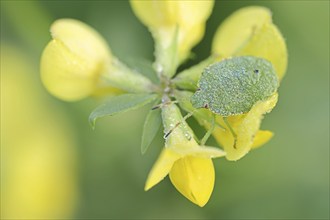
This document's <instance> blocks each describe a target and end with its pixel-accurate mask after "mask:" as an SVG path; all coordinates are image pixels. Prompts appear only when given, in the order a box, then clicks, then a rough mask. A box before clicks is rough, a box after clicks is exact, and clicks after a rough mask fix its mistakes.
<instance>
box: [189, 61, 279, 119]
mask: <svg viewBox="0 0 330 220" xmlns="http://www.w3.org/2000/svg"><path fill="white" fill-rule="evenodd" d="M278 86H279V82H278V78H277V75H276V73H275V70H274V68H273V66H272V64H271V63H270V62H269V61H267V60H265V59H262V58H258V57H253V56H241V57H235V58H231V59H226V60H223V61H221V62H218V63H215V64H213V65H210V66H208V67H207V68H206V69H205V70H204V72H203V74H202V76H201V78H200V80H199V89H198V90H197V91H196V92H195V93H194V94H193V96H192V97H191V103H192V105H193V107H194V108H208V109H209V110H210V111H212V112H213V113H215V114H218V115H221V116H223V117H227V116H231V115H239V114H243V113H246V112H248V111H249V110H250V109H251V108H252V106H253V105H254V104H255V103H256V102H258V101H260V100H265V99H266V98H268V97H270V96H271V95H273V94H274V93H275V92H276V90H277V88H278Z"/></svg>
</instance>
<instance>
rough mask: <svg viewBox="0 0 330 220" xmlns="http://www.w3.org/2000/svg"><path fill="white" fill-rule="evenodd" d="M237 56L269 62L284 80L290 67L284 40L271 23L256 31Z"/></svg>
mask: <svg viewBox="0 0 330 220" xmlns="http://www.w3.org/2000/svg"><path fill="white" fill-rule="evenodd" d="M236 55H239V56H244V55H252V56H256V57H262V58H264V59H266V60H269V61H270V62H271V63H272V64H273V66H274V68H275V70H276V73H277V76H278V78H279V79H282V78H283V76H284V74H285V71H286V68H287V65H288V52H287V48H286V44H285V41H284V38H283V36H282V34H281V32H280V31H279V30H278V28H277V27H276V26H275V25H273V24H271V23H266V24H264V25H263V26H262V27H261V28H260V29H259V30H258V31H255V34H253V36H252V37H251V39H250V40H249V41H248V43H247V44H246V45H245V46H244V47H242V48H241V50H239V51H238V52H237V54H236Z"/></svg>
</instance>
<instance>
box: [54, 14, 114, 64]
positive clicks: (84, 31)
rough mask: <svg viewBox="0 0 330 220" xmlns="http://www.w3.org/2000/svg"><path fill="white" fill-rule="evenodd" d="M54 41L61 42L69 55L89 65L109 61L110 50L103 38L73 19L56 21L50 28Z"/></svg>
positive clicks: (87, 26)
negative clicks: (71, 54)
mask: <svg viewBox="0 0 330 220" xmlns="http://www.w3.org/2000/svg"><path fill="white" fill-rule="evenodd" d="M50 32H51V35H52V37H53V39H54V40H58V41H60V42H62V43H63V44H64V45H65V47H67V48H68V49H69V50H70V52H71V53H73V54H75V55H76V56H79V57H80V59H83V60H84V61H85V62H87V63H89V64H90V65H95V63H97V62H100V61H103V60H105V59H109V58H110V56H111V54H110V48H109V47H108V44H107V43H106V41H105V40H104V38H103V37H102V36H101V35H100V34H99V33H98V32H97V31H96V30H94V29H93V28H92V27H90V26H89V25H87V24H85V23H83V22H81V21H78V20H75V19H59V20H56V21H55V22H54V23H53V24H52V26H51V28H50Z"/></svg>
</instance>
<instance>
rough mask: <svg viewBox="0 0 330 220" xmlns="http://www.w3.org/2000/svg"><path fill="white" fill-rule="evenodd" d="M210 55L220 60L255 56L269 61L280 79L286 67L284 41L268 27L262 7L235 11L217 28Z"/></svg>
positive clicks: (274, 29)
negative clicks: (217, 55) (219, 57)
mask: <svg viewBox="0 0 330 220" xmlns="http://www.w3.org/2000/svg"><path fill="white" fill-rule="evenodd" d="M212 53H216V54H220V55H221V57H223V58H226V57H231V56H244V55H250V56H256V57H261V58H264V59H266V60H269V61H270V62H271V63H272V64H273V66H274V68H275V70H276V73H277V75H278V77H279V79H282V78H283V76H284V74H285V71H286V68H287V64H288V53H287V48H286V44H285V41H284V39H283V36H282V34H281V33H280V31H279V30H278V28H277V27H276V26H275V25H274V24H273V23H272V18H271V12H270V11H269V10H268V9H267V8H264V7H260V6H250V7H245V8H242V9H239V10H237V11H236V12H234V13H233V14H232V15H230V16H229V17H228V18H227V19H226V20H225V21H224V22H223V23H222V24H221V25H220V26H219V28H218V30H217V32H216V34H215V36H214V39H213V44H212Z"/></svg>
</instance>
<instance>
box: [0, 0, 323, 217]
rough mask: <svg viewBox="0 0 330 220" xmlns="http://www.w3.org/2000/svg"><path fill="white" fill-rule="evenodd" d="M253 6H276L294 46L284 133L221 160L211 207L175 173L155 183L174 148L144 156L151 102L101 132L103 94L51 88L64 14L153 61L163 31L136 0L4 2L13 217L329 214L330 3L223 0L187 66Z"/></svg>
mask: <svg viewBox="0 0 330 220" xmlns="http://www.w3.org/2000/svg"><path fill="white" fill-rule="evenodd" d="M248 5H262V6H266V7H269V8H270V9H271V11H272V12H273V20H274V23H275V24H276V25H277V26H278V27H279V29H280V30H281V31H282V33H283V35H284V37H285V38H286V42H287V45H288V50H289V67H288V70H287V74H286V76H285V78H284V80H283V82H282V84H281V87H280V91H279V92H280V99H279V103H278V105H277V106H276V108H275V109H274V110H273V112H272V113H271V114H269V115H267V117H266V118H265V120H264V122H263V124H262V127H263V128H266V129H270V130H272V131H274V132H275V137H274V138H273V139H272V140H271V141H270V142H269V143H267V144H266V145H265V146H264V147H262V148H260V149H258V150H256V151H253V152H251V153H249V154H248V155H247V156H246V157H244V158H243V159H242V160H239V161H237V162H229V161H226V160H225V159H223V158H222V159H218V160H214V163H215V168H216V184H215V189H214V192H213V194H212V197H211V199H210V201H209V202H208V204H207V205H206V206H205V207H204V208H200V207H198V206H196V205H194V204H192V203H191V202H189V201H188V200H187V199H185V198H184V197H183V196H181V195H180V194H179V193H178V192H177V191H176V190H175V189H174V187H173V186H172V185H171V183H170V181H169V180H168V178H166V179H165V180H164V181H163V182H161V183H160V184H159V185H157V186H156V187H155V188H153V189H152V190H150V191H148V192H144V190H143V187H144V182H145V179H146V177H147V174H148V172H149V170H150V168H151V166H152V164H153V163H154V161H155V160H156V158H157V155H158V153H159V152H160V150H161V148H162V147H163V141H162V134H161V132H160V133H159V135H158V137H157V139H156V140H155V141H154V142H153V144H152V146H151V148H150V149H149V151H148V152H147V154H146V155H144V156H142V155H141V153H140V140H141V133H142V131H141V130H142V127H143V121H144V118H145V116H146V113H147V110H148V108H149V107H150V106H147V107H145V108H143V109H140V110H136V111H134V112H129V113H124V114H120V115H118V116H114V117H111V118H106V119H102V120H100V121H99V123H98V125H97V128H96V130H95V131H93V130H92V129H91V128H90V126H89V124H88V120H87V119H88V116H89V113H90V112H91V111H92V110H93V108H94V107H96V106H97V105H98V104H99V103H100V101H101V99H95V98H94V99H92V98H89V99H86V100H83V101H79V102H75V103H66V102H62V101H59V100H57V99H55V98H53V97H52V96H50V95H49V94H48V93H47V92H46V90H45V89H44V88H43V87H42V85H41V82H40V79H39V72H38V65H39V58H40V55H41V52H42V49H43V47H45V45H46V44H47V42H48V41H49V40H50V35H49V26H50V24H51V23H52V22H53V21H54V20H55V19H58V18H63V17H70V18H76V19H80V20H82V21H84V22H86V23H88V24H90V25H91V26H93V27H94V28H95V29H96V30H98V31H99V32H100V33H101V34H102V35H103V36H104V37H105V38H106V39H107V40H108V42H109V45H110V47H111V49H112V52H113V54H115V55H116V56H117V57H119V58H121V59H127V57H132V58H134V57H139V58H146V59H149V60H152V59H153V40H152V38H151V35H150V33H149V32H148V30H147V29H146V28H145V27H144V26H143V25H142V24H141V23H140V22H139V21H138V20H137V19H136V18H135V17H134V15H133V12H132V10H131V9H130V6H129V3H128V2H127V1H6V0H1V148H2V149H1V176H2V178H1V179H2V180H1V181H2V182H1V191H2V193H1V194H2V195H1V200H2V201H1V206H2V210H1V215H2V217H3V219H6V218H23V219H27V218H32V219H35V218H41V219H50V218H55V219H57V218H74V219H96V218H109V219H134V218H138V219H157V218H177V219H178V218H186V219H209V218H210V219H211V218H213V219H244V218H253V219H255V218H261V219H267V218H273V219H274V218H277V219H281V218H283V219H288V218H296V219H328V218H329V1H217V2H216V4H215V8H214V11H213V14H212V16H211V17H210V19H209V20H208V22H207V29H206V33H205V37H204V39H203V40H202V42H201V43H200V44H199V45H198V46H196V47H195V48H194V50H193V52H194V53H195V54H196V57H195V58H194V59H193V60H191V61H189V62H188V63H187V64H185V66H190V65H193V64H195V63H197V62H199V61H201V60H203V59H205V58H206V57H208V55H209V51H210V48H211V41H212V37H213V35H214V33H215V31H216V28H217V27H218V25H219V24H220V23H221V22H222V21H223V20H224V19H225V18H226V17H227V16H228V15H229V14H231V13H232V12H234V11H235V10H236V9H238V8H241V7H243V6H248ZM9 82H10V83H11V84H10V85H11V86H8V85H9ZM189 122H190V123H191V124H192V126H196V122H195V121H193V120H189ZM196 129H199V132H203V131H202V130H201V129H200V128H199V127H198V126H196ZM32 131H34V132H32ZM31 133H34V134H37V135H34V136H33V135H32V134H31ZM39 139H43V140H39ZM18 140H20V141H18ZM36 142H38V144H35V143H36ZM36 145H38V146H40V147H39V148H36V147H35V146H36ZM40 158H42V159H40ZM36 160H38V161H39V160H40V161H39V163H35V161H36ZM40 167H43V168H44V170H40ZM24 168H26V169H24ZM22 170H23V171H22Z"/></svg>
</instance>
